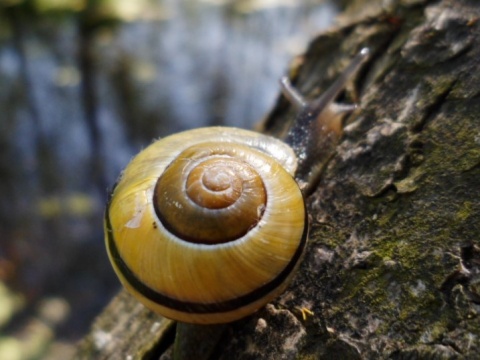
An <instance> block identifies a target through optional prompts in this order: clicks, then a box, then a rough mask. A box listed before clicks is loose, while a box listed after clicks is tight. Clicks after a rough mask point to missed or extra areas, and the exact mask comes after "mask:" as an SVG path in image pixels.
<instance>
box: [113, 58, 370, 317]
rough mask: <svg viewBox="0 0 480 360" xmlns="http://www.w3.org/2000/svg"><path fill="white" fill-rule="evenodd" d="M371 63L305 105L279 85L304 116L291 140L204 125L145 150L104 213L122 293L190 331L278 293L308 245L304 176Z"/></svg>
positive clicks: (328, 145) (330, 144) (334, 133)
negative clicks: (344, 95)
mask: <svg viewBox="0 0 480 360" xmlns="http://www.w3.org/2000/svg"><path fill="white" fill-rule="evenodd" d="M365 57H366V53H365V52H364V53H362V52H361V53H360V54H359V55H357V57H356V58H355V59H354V60H353V62H352V63H351V64H350V65H349V67H347V69H346V70H345V72H344V73H343V74H342V77H341V79H340V80H337V82H336V83H334V84H333V85H332V87H331V88H329V89H328V90H327V91H326V93H325V95H323V96H322V97H320V98H319V99H316V100H314V101H313V102H310V103H308V102H306V101H305V100H304V99H303V98H302V97H301V95H300V94H298V92H297V91H296V90H295V89H293V87H292V86H291V85H290V83H289V82H288V81H286V80H284V81H283V82H282V86H283V91H284V93H285V94H286V96H287V98H289V99H290V100H291V101H292V102H293V103H294V104H296V105H297V106H298V107H299V108H300V112H299V114H298V116H297V118H296V120H295V122H294V124H293V126H292V128H291V130H290V132H289V134H288V136H287V138H286V142H282V141H280V140H278V139H276V138H273V137H270V136H266V135H262V134H259V133H256V132H253V131H248V130H241V129H237V128H226V127H209V128H201V129H195V130H190V131H185V132H182V133H178V134H175V135H171V136H168V137H166V138H163V139H161V140H158V141H156V142H154V143H153V144H151V145H150V146H148V147H147V148H146V149H145V150H143V151H142V152H140V153H139V154H138V155H137V156H136V157H135V158H134V159H133V160H132V161H131V162H130V164H129V165H128V166H127V167H126V169H125V170H124V172H123V174H122V175H121V177H120V179H119V180H118V182H117V184H116V185H115V187H114V189H113V190H112V193H111V196H110V199H109V201H108V204H107V208H106V211H105V221H104V224H105V234H106V236H105V239H106V246H107V251H108V255H109V258H110V261H111V263H112V265H113V268H114V270H115V272H116V274H117V276H118V277H119V279H120V281H121V282H122V284H123V286H124V287H125V288H126V289H127V290H128V291H129V292H130V293H132V294H133V295H134V296H135V297H136V298H137V299H138V300H139V301H140V302H142V303H143V304H144V305H145V306H146V307H148V308H149V309H151V310H153V311H154V312H157V313H159V314H161V315H163V316H165V317H168V318H171V319H174V320H178V321H180V322H184V323H193V324H218V323H226V322H231V321H234V320H237V319H240V318H242V317H245V316H247V315H249V314H251V313H253V312H254V311H256V310H257V309H259V308H261V307H262V306H264V305H265V304H266V303H268V302H269V301H271V300H272V299H274V298H275V297H276V296H278V295H279V294H280V293H281V292H283V291H284V289H285V288H286V286H287V285H288V283H289V281H290V280H291V278H292V276H293V274H294V273H295V269H296V268H297V267H298V265H299V263H300V260H301V258H302V254H303V250H304V248H305V244H306V240H307V235H308V216H307V213H306V210H305V203H304V196H305V194H308V191H309V190H308V189H309V188H308V185H306V184H307V183H308V182H310V181H311V176H312V172H311V171H310V170H309V169H310V168H311V167H312V166H311V164H312V162H314V161H318V162H320V163H321V162H322V161H324V160H325V159H328V158H329V157H330V156H331V154H332V151H333V150H332V149H334V147H335V146H336V141H337V139H338V138H339V137H340V135H341V129H342V127H341V126H339V121H341V119H340V117H339V114H340V113H341V112H342V111H345V109H341V110H338V108H335V107H334V106H333V105H334V103H333V100H334V98H335V97H336V96H337V95H338V93H339V92H340V91H341V89H342V88H343V87H344V85H345V82H346V81H347V80H348V79H349V78H350V77H351V76H352V74H353V73H354V72H355V71H356V70H357V69H358V67H359V66H360V64H361V63H362V62H363V60H364V59H365ZM332 109H333V110H335V111H332ZM348 110H351V107H350V108H349V109H348ZM339 119H340V120H339ZM319 137H320V138H319ZM325 139H326V140H327V141H324V142H323V145H322V146H320V148H319V147H318V146H317V145H316V144H317V143H319V142H320V143H321V141H322V140H325ZM312 144H315V146H313V147H312ZM319 149H320V150H321V151H317V150H319ZM314 150H315V151H314ZM309 153H312V154H313V157H314V158H313V159H312V156H309ZM319 154H320V155H319ZM313 174H315V172H313Z"/></svg>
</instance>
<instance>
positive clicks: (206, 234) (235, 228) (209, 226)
mask: <svg viewBox="0 0 480 360" xmlns="http://www.w3.org/2000/svg"><path fill="white" fill-rule="evenodd" d="M250 153H251V149H249V148H247V147H245V146H243V145H239V144H231V143H226V142H216V143H213V142H208V143H202V144H198V145H194V146H191V147H189V148H187V149H186V150H184V151H183V152H182V153H181V154H180V155H179V156H178V157H177V158H176V159H175V160H174V161H173V162H172V163H171V164H170V166H168V167H167V169H166V170H165V172H164V173H163V174H162V175H161V176H160V178H159V180H158V182H157V184H156V186H155V193H154V199H155V201H154V206H155V210H156V213H157V215H158V216H159V218H160V219H161V221H162V223H163V224H164V226H165V227H166V228H167V229H169V230H170V231H171V232H172V233H174V234H175V235H177V236H178V237H179V238H181V239H184V240H188V241H192V242H195V243H203V244H212V243H223V242H228V241H232V240H235V239H238V238H240V237H242V236H244V235H245V234H246V233H247V232H248V231H249V230H250V229H251V228H253V227H255V226H256V225H257V223H258V221H259V220H260V218H261V217H262V214H263V211H264V209H265V206H266V202H267V194H266V190H265V186H264V183H263V180H262V175H261V174H259V173H258V171H257V169H256V168H255V165H257V164H256V163H259V162H260V164H258V165H261V161H259V160H252V159H251V154H250ZM249 162H250V163H249Z"/></svg>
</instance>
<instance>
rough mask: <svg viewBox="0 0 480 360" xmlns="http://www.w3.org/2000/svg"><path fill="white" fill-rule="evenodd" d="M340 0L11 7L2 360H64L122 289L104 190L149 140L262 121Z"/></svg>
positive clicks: (4, 60) (0, 99)
mask: <svg viewBox="0 0 480 360" xmlns="http://www.w3.org/2000/svg"><path fill="white" fill-rule="evenodd" d="M338 6H340V4H339V2H338V1H333V0H332V1H327V0H325V1H321V0H316V1H314V0H181V1H179V0H135V1H131V0H30V1H22V0H0V359H2V360H16V359H66V358H68V357H69V356H71V355H72V354H73V350H74V344H75V342H76V341H77V340H78V339H80V338H81V336H82V335H83V334H85V332H87V331H88V329H89V326H90V323H91V321H92V320H93V318H94V317H95V316H96V315H97V314H99V313H100V312H101V310H102V308H103V307H104V306H105V305H106V304H107V303H108V301H109V300H110V299H111V297H112V296H113V295H114V294H115V293H116V292H117V291H118V289H119V286H120V285H119V283H118V281H117V280H116V278H115V276H114V274H113V271H112V270H111V268H110V264H109V263H108V260H107V256H106V253H105V250H104V243H103V228H102V213H103V206H104V203H105V200H106V196H107V193H108V192H107V189H108V188H109V187H110V186H111V185H112V184H113V183H114V181H115V179H116V177H117V176H118V175H119V173H120V171H121V170H122V168H123V167H124V166H125V165H126V164H127V163H128V161H129V160H130V159H131V157H132V156H133V155H134V154H136V153H137V152H138V151H140V150H141V149H142V148H143V147H145V146H146V145H148V144H149V143H150V142H151V141H152V140H153V139H155V138H158V137H161V136H165V135H167V134H169V133H173V132H177V131H180V130H185V129H189V128H193V127H200V126H209V125H229V126H232V125H234V126H238V127H243V128H252V127H253V126H254V124H255V123H256V122H258V121H259V120H261V119H262V117H263V116H265V115H266V113H267V112H268V110H269V109H270V108H271V107H272V106H273V104H274V102H275V99H276V98H277V96H278V91H279V86H278V79H279V78H280V76H281V75H282V74H284V73H285V72H286V71H287V68H288V64H289V62H290V61H292V60H293V59H294V57H295V56H297V55H300V54H301V53H302V52H303V50H304V49H305V47H306V45H307V43H308V41H309V40H311V39H312V38H313V37H314V36H315V35H316V34H317V33H319V32H320V31H322V30H324V29H325V28H327V27H328V26H331V25H332V23H333V21H334V17H335V15H336V14H337V12H338V11H339V8H338Z"/></svg>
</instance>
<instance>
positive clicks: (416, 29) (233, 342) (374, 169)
mask: <svg viewBox="0 0 480 360" xmlns="http://www.w3.org/2000/svg"><path fill="white" fill-rule="evenodd" d="M360 3H363V5H362V6H361V7H357V5H358V4H360ZM385 3H386V2H381V1H369V2H366V1H357V2H355V1H353V2H352V4H351V5H350V7H349V8H348V9H347V11H346V12H345V13H344V14H343V15H342V17H341V19H340V24H341V25H340V26H339V27H338V28H336V29H333V30H332V31H330V32H328V33H325V34H322V35H320V36H318V37H317V38H316V39H314V41H313V42H312V43H311V46H310V47H309V49H308V51H307V53H306V54H305V55H304V56H303V57H299V58H298V59H297V60H298V61H296V62H295V64H296V65H295V66H294V67H293V68H292V69H291V72H290V73H291V75H292V77H293V80H294V82H295V83H296V86H297V87H298V88H299V89H300V91H301V92H302V93H304V94H309V95H310V96H313V95H314V94H315V93H317V92H319V91H320V90H318V89H325V88H326V86H327V85H328V84H329V83H331V82H332V81H333V79H334V78H335V77H336V76H337V75H338V73H339V72H340V71H341V70H342V69H343V68H344V67H345V65H346V63H347V62H348V59H350V58H351V57H352V56H353V55H354V54H355V53H356V52H358V50H359V49H360V48H362V47H365V46H367V47H369V48H370V50H371V56H370V58H369V60H368V61H367V63H366V64H364V66H363V68H362V70H361V71H360V72H359V73H358V74H357V77H356V79H355V86H352V87H351V89H349V91H347V92H346V93H347V95H345V98H346V100H345V102H347V101H348V100H350V101H358V102H359V103H360V104H361V106H360V109H359V110H358V111H356V112H355V113H354V114H353V115H352V116H350V117H349V118H348V119H347V120H348V121H347V125H346V128H345V134H344V137H343V139H342V141H341V143H340V144H339V146H338V149H337V152H336V155H335V156H334V157H333V158H332V159H331V161H330V162H329V164H328V166H327V167H326V168H325V170H324V172H323V174H322V178H321V180H320V182H319V184H318V186H317V188H316V191H314V192H313V194H312V195H311V196H310V197H309V198H308V199H307V203H308V211H309V214H310V217H311V219H312V221H311V231H310V239H309V244H308V247H307V249H306V254H305V258H304V260H303V263H302V265H301V267H300V270H299V271H298V273H297V275H296V277H295V280H294V282H293V284H292V285H291V286H290V287H289V288H288V289H287V291H286V292H285V293H284V294H283V295H282V296H280V298H279V299H277V300H276V301H275V302H274V303H272V304H269V305H268V306H266V307H265V308H264V309H262V310H260V311H258V312H257V313H256V314H254V315H252V316H249V317H248V318H246V319H243V320H240V321H237V322H235V323H232V324H230V325H229V326H228V329H227V331H226V332H225V334H224V336H223V337H222V339H221V341H220V343H219V345H218V348H217V349H216V354H215V356H216V358H219V359H296V358H322V359H329V358H332V359H334V358H335V359H374V358H375V359H378V358H381V359H417V358H418V359H474V358H478V356H480V355H479V354H480V325H479V321H478V315H479V312H480V287H479V283H480V276H479V274H480V243H479V235H480V232H479V223H480V200H479V190H478V189H479V187H480V166H479V165H480V121H479V119H478V114H479V113H480V102H479V100H478V94H479V93H480V85H479V84H480V79H479V78H480V72H479V71H478V59H480V22H478V19H479V18H480V4H477V3H476V2H473V1H467V0H464V1H448V0H443V1H436V2H432V1H430V2H428V1H414V0H410V1H407V0H404V1H397V2H390V3H389V4H390V5H389V6H390V7H389V8H385V7H383V8H382V7H381V6H380V4H385ZM358 6H359V5H358ZM359 9H360V10H359ZM354 88H355V89H356V90H357V91H354ZM292 114H293V109H291V107H290V106H289V105H288V103H287V102H286V100H284V99H280V100H279V101H278V103H277V105H276V107H275V109H274V110H273V111H272V113H271V115H270V116H269V117H268V118H267V119H266V120H265V122H264V131H265V132H268V133H271V134H275V135H279V134H281V133H282V132H283V131H284V129H285V128H286V126H287V124H288V122H289V120H290V119H291V118H292ZM300 308H308V309H310V310H311V311H313V313H314V315H310V316H307V318H306V319H304V318H303V317H302V312H301V311H299V309H300ZM172 325H173V324H172V323H171V322H170V321H169V320H165V319H162V318H161V317H160V316H157V315H154V314H152V313H151V312H149V311H148V310H146V309H144V308H143V307H142V306H141V305H140V304H138V303H137V302H136V300H134V299H133V298H131V297H130V296H129V295H127V294H126V293H124V292H123V291H122V292H121V294H120V295H119V296H117V297H116V298H115V299H114V300H113V301H112V303H111V304H110V305H109V306H108V307H107V308H106V310H105V311H104V312H103V314H102V315H101V316H100V317H99V318H98V319H97V320H96V322H95V323H94V324H93V327H92V331H91V332H90V334H88V335H87V336H86V337H85V339H84V340H83V341H82V342H81V343H80V344H79V347H78V354H77V357H78V358H85V359H91V358H95V359H103V358H113V359H116V358H127V356H128V355H131V356H132V358H135V359H138V358H140V359H142V358H157V357H158V356H160V354H162V353H163V352H164V351H165V350H166V349H167V348H168V347H169V344H171V342H172V339H173V330H169V329H173V327H172ZM167 354H168V352H167ZM164 357H165V358H168V355H164Z"/></svg>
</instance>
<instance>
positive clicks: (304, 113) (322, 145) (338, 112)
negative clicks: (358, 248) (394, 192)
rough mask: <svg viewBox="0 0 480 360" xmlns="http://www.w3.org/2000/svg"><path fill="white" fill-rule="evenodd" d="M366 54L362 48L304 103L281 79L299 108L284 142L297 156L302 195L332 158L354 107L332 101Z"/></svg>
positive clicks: (298, 178) (283, 80)
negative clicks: (325, 87) (324, 88)
mask: <svg viewBox="0 0 480 360" xmlns="http://www.w3.org/2000/svg"><path fill="white" fill-rule="evenodd" d="M369 53H370V50H369V49H368V48H363V49H362V50H361V51H360V52H359V53H358V54H357V55H356V56H355V57H354V58H353V60H352V61H351V62H350V64H349V65H348V66H347V68H346V69H345V70H344V71H343V72H342V74H341V75H340V76H339V77H338V78H337V79H336V80H335V82H334V83H333V84H332V85H331V86H330V87H329V88H328V89H327V90H326V91H325V92H323V93H322V95H320V96H319V97H318V98H316V99H314V100H312V101H310V102H307V101H305V100H304V98H303V96H302V95H301V94H300V93H299V92H298V90H296V89H295V88H294V87H293V86H292V85H291V83H290V81H289V80H288V79H286V78H283V79H282V80H281V84H282V92H283V93H284V95H285V97H286V98H287V99H288V100H289V101H290V102H291V103H292V104H293V105H294V106H296V107H298V108H300V112H299V113H298V115H297V117H296V118H295V121H294V123H293V125H292V127H291V128H290V130H289V132H288V134H287V137H286V139H285V142H286V143H287V144H289V145H290V146H291V147H292V148H293V150H294V152H295V154H296V155H297V158H298V168H297V172H296V173H295V178H296V179H297V181H298V182H299V183H300V187H301V188H302V192H303V193H304V194H307V195H308V194H309V192H310V191H311V189H312V188H313V187H314V185H315V184H316V182H317V181H318V177H319V175H320V173H321V170H322V169H323V166H324V165H325V164H326V163H327V161H328V160H329V158H330V157H331V156H332V155H333V153H334V151H335V148H336V146H337V144H338V141H339V139H340V138H341V136H342V134H343V117H344V115H345V114H347V113H348V112H351V111H353V110H355V109H356V108H357V105H356V104H352V105H350V104H337V103H335V102H334V100H335V99H336V98H337V97H338V95H339V94H340V92H341V91H342V90H343V89H344V88H345V86H346V84H347V83H348V82H349V81H350V80H351V79H352V78H353V76H354V75H355V74H356V72H357V71H358V70H359V69H360V66H361V65H362V64H363V63H364V61H365V60H366V59H367V57H368V55H369Z"/></svg>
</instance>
